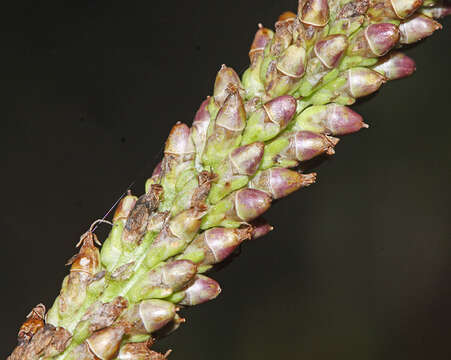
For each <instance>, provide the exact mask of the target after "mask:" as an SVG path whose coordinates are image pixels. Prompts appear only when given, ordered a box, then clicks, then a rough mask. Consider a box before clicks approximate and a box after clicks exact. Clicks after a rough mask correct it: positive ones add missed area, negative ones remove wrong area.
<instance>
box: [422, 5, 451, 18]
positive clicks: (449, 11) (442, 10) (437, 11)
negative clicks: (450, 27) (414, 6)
mask: <svg viewBox="0 0 451 360" xmlns="http://www.w3.org/2000/svg"><path fill="white" fill-rule="evenodd" d="M418 12H419V13H421V14H423V15H426V16H428V17H430V18H432V19H440V18H442V17H445V16H449V15H451V5H450V4H446V3H444V4H437V5H435V6H433V7H429V8H427V7H423V8H421V9H420V10H419V11H418Z"/></svg>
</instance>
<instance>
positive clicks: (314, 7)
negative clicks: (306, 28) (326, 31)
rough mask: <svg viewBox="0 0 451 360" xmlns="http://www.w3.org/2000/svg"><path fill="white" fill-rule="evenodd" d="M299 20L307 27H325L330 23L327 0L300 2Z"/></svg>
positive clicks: (301, 0) (300, 0) (303, 0)
mask: <svg viewBox="0 0 451 360" xmlns="http://www.w3.org/2000/svg"><path fill="white" fill-rule="evenodd" d="M298 16H299V19H300V20H301V22H302V23H303V24H305V25H312V26H316V27H323V26H326V24H327V23H328V22H329V4H328V1H327V0H307V1H305V0H299V13H298Z"/></svg>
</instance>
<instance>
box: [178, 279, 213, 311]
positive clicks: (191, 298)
mask: <svg viewBox="0 0 451 360" xmlns="http://www.w3.org/2000/svg"><path fill="white" fill-rule="evenodd" d="M220 293H221V287H220V286H219V284H218V283H217V282H216V281H215V280H213V279H210V278H209V277H206V276H203V275H196V277H195V279H194V282H193V283H192V284H191V285H189V286H188V287H187V288H186V289H185V298H184V299H183V300H182V301H181V302H180V305H190V306H193V305H199V304H202V303H204V302H207V301H210V300H213V299H215V298H216V297H217V296H218V295H219V294H220Z"/></svg>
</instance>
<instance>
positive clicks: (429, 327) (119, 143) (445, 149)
mask: <svg viewBox="0 0 451 360" xmlns="http://www.w3.org/2000/svg"><path fill="white" fill-rule="evenodd" d="M295 8H296V2H295V1H294V0H281V1H277V2H274V1H266V0H265V1H263V0H260V1H256V0H248V1H242V0H230V1H227V2H217V1H196V2H175V1H165V2H152V1H146V2H144V1H138V2H133V1H132V2H124V1H122V2H110V1H77V2H69V1H43V2H38V1H22V2H20V3H19V4H17V5H14V8H13V7H12V6H10V7H9V8H8V9H5V8H4V9H2V15H1V21H0V23H1V25H0V26H1V27H2V31H1V35H0V40H1V42H0V44H1V47H2V55H1V57H0V63H1V66H0V92H1V93H0V117H1V124H2V125H1V127H2V131H1V135H2V137H1V139H2V140H1V169H2V175H1V189H2V203H1V204H2V205H1V215H0V221H1V229H2V232H1V246H2V248H1V249H2V250H1V253H0V254H1V255H0V256H1V258H0V260H1V261H0V266H1V269H0V274H2V277H1V278H2V291H1V294H2V295H1V305H2V312H1V313H2V315H1V318H2V326H1V330H0V331H1V339H2V341H1V342H0V343H1V348H0V357H1V358H5V357H6V355H7V354H8V353H9V351H10V350H11V349H12V348H13V347H14V346H15V338H16V333H17V330H18V327H19V326H20V324H21V323H22V321H23V319H24V317H25V315H26V314H27V313H28V311H29V310H30V309H31V308H32V307H33V306H34V305H35V304H37V303H38V302H41V301H42V302H43V303H45V304H46V305H48V306H50V305H51V303H52V302H53V299H54V298H55V296H56V295H57V293H58V291H59V288H60V284H61V281H62V279H63V277H64V275H65V274H66V272H67V268H65V267H64V263H65V261H66V260H67V259H68V258H69V257H70V256H71V255H72V254H73V253H74V252H75V249H74V245H75V244H76V242H77V241H78V237H79V236H80V235H81V234H82V233H83V232H84V231H86V230H87V228H88V227H89V225H90V223H91V222H92V221H93V220H95V219H97V218H99V217H102V216H103V215H104V213H105V212H106V210H107V209H108V208H109V207H110V206H111V204H112V203H113V202H114V201H115V200H116V198H117V197H118V196H119V195H120V194H121V192H122V191H124V190H125V189H126V188H127V185H128V184H129V183H130V182H131V181H133V180H134V179H135V178H137V180H138V181H137V184H136V186H134V190H135V192H136V193H142V191H143V183H144V181H145V179H146V176H148V175H149V174H150V173H151V169H152V167H153V166H154V165H155V164H156V162H157V159H158V158H159V157H160V156H161V147H162V145H163V142H164V140H165V137H166V135H167V133H168V131H169V129H170V128H171V126H172V125H173V124H174V123H175V122H176V121H184V122H187V123H190V122H191V121H192V118H193V115H194V113H195V111H196V110H197V106H198V104H200V102H201V101H202V100H203V99H204V98H205V96H206V95H208V94H210V93H211V91H212V84H213V81H214V78H215V74H216V71H217V70H218V69H219V67H220V65H221V64H222V63H226V64H227V65H230V66H233V67H234V68H235V69H236V70H237V71H238V72H239V73H242V71H243V70H244V69H245V68H246V66H247V64H248V58H247V52H248V47H249V45H250V42H251V40H252V37H253V34H254V32H255V30H256V28H257V23H258V22H262V23H263V24H265V25H267V26H270V25H271V24H272V23H273V22H274V20H275V19H276V18H277V16H278V14H279V13H281V12H282V11H284V10H288V9H290V10H295ZM443 23H444V25H445V29H444V30H443V31H441V32H438V33H436V34H435V35H434V36H433V37H432V38H431V39H428V40H427V41H424V42H422V43H421V44H420V45H419V46H417V47H414V48H411V49H408V50H407V53H408V54H409V55H410V56H412V57H413V58H415V59H416V61H417V65H418V71H417V73H416V74H415V75H414V76H412V77H411V78H409V79H406V80H402V81H399V82H393V83H389V84H387V85H385V86H384V87H383V89H382V91H381V92H380V93H379V94H378V95H377V96H373V97H371V98H370V99H368V101H364V102H361V103H359V104H358V105H356V106H355V107H354V109H356V110H357V111H359V112H360V113H361V114H362V115H363V116H364V118H365V120H366V122H367V123H369V124H370V125H371V128H370V129H369V130H366V131H362V132H360V133H359V134H357V135H354V136H349V137H346V138H345V139H343V141H342V142H341V143H340V144H339V145H338V147H337V155H336V156H335V157H334V159H333V160H331V161H329V162H327V163H325V164H323V165H322V166H321V169H320V171H319V181H318V183H317V184H316V185H314V186H312V187H310V188H309V189H308V190H304V191H300V192H299V193H297V194H295V195H293V196H291V197H289V198H287V199H284V200H283V201H280V202H278V203H277V204H276V205H275V206H274V207H273V208H272V209H271V210H270V211H269V213H268V214H267V218H268V219H270V221H271V222H272V223H273V224H274V225H275V227H276V229H275V231H274V232H272V233H271V234H270V235H268V236H266V237H265V238H263V239H260V240H258V241H255V242H253V243H249V244H246V246H244V248H243V250H244V251H243V254H242V255H241V256H240V257H239V258H238V259H237V260H236V261H235V262H234V263H233V264H231V266H229V267H228V268H227V269H226V270H224V271H222V272H219V273H215V274H214V275H213V276H214V277H215V278H216V279H217V280H218V281H220V283H221V285H222V287H223V293H222V294H221V296H220V297H219V298H218V299H217V300H215V301H213V302H211V303H208V304H205V305H203V306H199V307H197V308H193V309H189V310H188V311H185V312H184V314H185V315H186V317H187V318H188V322H187V324H185V326H183V328H181V329H180V330H179V331H178V332H177V333H176V334H174V335H172V336H171V337H169V338H168V339H166V340H165V341H164V342H162V343H161V344H160V345H159V348H160V349H167V348H173V349H174V350H175V351H174V353H173V355H172V356H171V359H174V360H175V359H218V360H220V359H249V360H254V359H259V360H264V359H268V360H269V359H279V358H280V359H315V360H316V359H324V360H331V359H334V360H335V359H359V360H361V359H384V360H389V359H397V360H400V359H432V358H438V357H439V358H451V348H450V340H449V339H450V335H451V331H450V328H451V242H450V224H449V220H450V210H451V205H450V200H451V198H450V193H451V192H450V189H449V185H450V183H451V181H450V180H451V172H450V156H451V150H450V142H449V138H450V135H451V122H450V120H451V118H450V111H449V109H450V96H449V94H450V91H451V82H450V80H451V77H450V75H451V67H450V63H451V46H450V35H451V32H450V27H451V26H450V25H451V22H450V20H449V19H448V20H446V21H443ZM107 229H108V226H106V225H104V226H101V227H100V229H99V231H98V235H100V236H101V237H102V238H103V236H104V234H105V233H106V231H107Z"/></svg>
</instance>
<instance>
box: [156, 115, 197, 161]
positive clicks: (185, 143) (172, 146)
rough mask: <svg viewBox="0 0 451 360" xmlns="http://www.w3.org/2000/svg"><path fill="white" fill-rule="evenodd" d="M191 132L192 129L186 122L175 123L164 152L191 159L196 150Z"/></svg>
mask: <svg viewBox="0 0 451 360" xmlns="http://www.w3.org/2000/svg"><path fill="white" fill-rule="evenodd" d="M190 133H191V130H190V128H189V127H188V126H187V125H186V124H183V123H177V124H176V125H174V127H173V128H172V129H171V132H170V133H169V136H168V139H167V140H166V144H165V148H164V154H165V155H169V156H175V157H180V158H183V159H188V158H189V159H191V158H192V157H193V155H194V153H195V150H194V144H193V142H192V140H191V137H190Z"/></svg>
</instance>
